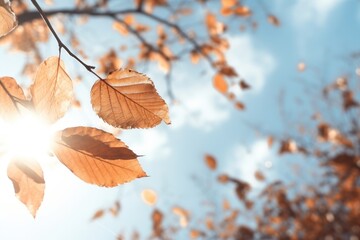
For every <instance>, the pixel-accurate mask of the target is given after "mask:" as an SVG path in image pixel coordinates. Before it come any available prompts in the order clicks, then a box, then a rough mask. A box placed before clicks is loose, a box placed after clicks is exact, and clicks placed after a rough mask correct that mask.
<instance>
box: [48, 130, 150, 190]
mask: <svg viewBox="0 0 360 240" xmlns="http://www.w3.org/2000/svg"><path fill="white" fill-rule="evenodd" d="M54 152H55V155H56V156H57V157H58V158H59V160H60V161H61V162H62V163H63V164H64V165H65V166H66V167H67V168H69V169H70V170H71V171H72V172H73V173H74V174H75V175H76V176H78V177H79V178H80V179H82V180H83V181H85V182H88V183H92V184H96V185H99V186H105V187H114V186H117V185H119V184H122V183H126V182H129V181H131V180H134V179H136V178H140V177H145V176H146V173H145V172H144V171H143V170H142V168H141V166H140V164H139V162H138V160H137V155H136V154H135V153H134V152H133V151H131V150H130V149H129V148H128V147H127V146H126V145H125V144H124V143H123V142H122V141H120V140H119V139H117V138H115V137H114V136H113V135H112V134H110V133H107V132H104V131H102V130H99V129H96V128H91V127H74V128H67V129H65V130H63V131H62V132H60V133H58V136H57V140H56V143H55V147H54Z"/></svg>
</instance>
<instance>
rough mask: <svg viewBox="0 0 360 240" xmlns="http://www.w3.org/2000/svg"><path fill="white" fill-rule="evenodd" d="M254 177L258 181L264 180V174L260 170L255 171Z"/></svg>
mask: <svg viewBox="0 0 360 240" xmlns="http://www.w3.org/2000/svg"><path fill="white" fill-rule="evenodd" d="M255 178H256V180H258V181H264V180H265V176H264V174H263V173H262V172H260V171H256V172H255Z"/></svg>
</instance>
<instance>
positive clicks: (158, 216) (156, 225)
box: [151, 209, 164, 237]
mask: <svg viewBox="0 0 360 240" xmlns="http://www.w3.org/2000/svg"><path fill="white" fill-rule="evenodd" d="M151 219H152V225H153V235H154V237H161V236H162V234H163V231H164V230H163V228H162V222H163V219H164V215H163V214H162V212H160V210H157V209H154V211H153V213H152V215H151Z"/></svg>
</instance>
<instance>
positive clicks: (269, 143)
mask: <svg viewBox="0 0 360 240" xmlns="http://www.w3.org/2000/svg"><path fill="white" fill-rule="evenodd" d="M273 144H274V137H273V136H269V137H268V138H267V145H268V147H269V148H271V147H272V145H273Z"/></svg>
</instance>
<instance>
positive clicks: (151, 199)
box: [141, 189, 157, 206]
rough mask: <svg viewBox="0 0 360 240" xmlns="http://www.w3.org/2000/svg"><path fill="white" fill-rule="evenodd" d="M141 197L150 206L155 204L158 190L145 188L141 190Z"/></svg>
mask: <svg viewBox="0 0 360 240" xmlns="http://www.w3.org/2000/svg"><path fill="white" fill-rule="evenodd" d="M141 198H142V200H143V201H144V202H145V203H146V204H148V205H150V206H153V205H155V204H156V201H157V195H156V192H155V191H154V190H151V189H145V190H143V191H142V192H141Z"/></svg>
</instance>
